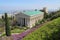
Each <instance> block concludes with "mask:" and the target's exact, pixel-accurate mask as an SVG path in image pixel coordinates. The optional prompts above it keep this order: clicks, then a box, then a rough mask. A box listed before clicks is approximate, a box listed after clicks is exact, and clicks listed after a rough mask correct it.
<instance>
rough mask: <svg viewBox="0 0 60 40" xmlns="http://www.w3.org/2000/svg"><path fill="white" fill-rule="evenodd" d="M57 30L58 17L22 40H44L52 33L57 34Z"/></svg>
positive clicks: (59, 25)
mask: <svg viewBox="0 0 60 40" xmlns="http://www.w3.org/2000/svg"><path fill="white" fill-rule="evenodd" d="M58 28H60V17H59V18H57V19H55V20H53V21H51V22H48V23H46V24H45V25H44V26H42V27H40V28H38V29H37V30H35V31H34V32H32V33H30V34H29V35H27V36H26V37H25V38H23V40H45V39H44V38H45V37H47V36H48V37H49V36H51V34H52V33H53V32H57V31H58Z"/></svg>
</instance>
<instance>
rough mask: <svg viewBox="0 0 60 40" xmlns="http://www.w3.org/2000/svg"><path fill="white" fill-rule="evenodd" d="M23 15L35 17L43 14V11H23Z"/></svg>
mask: <svg viewBox="0 0 60 40" xmlns="http://www.w3.org/2000/svg"><path fill="white" fill-rule="evenodd" d="M22 13H24V14H26V15H28V16H34V15H37V14H42V13H43V12H41V11H38V10H37V11H23V12H22Z"/></svg>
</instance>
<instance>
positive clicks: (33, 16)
mask: <svg viewBox="0 0 60 40" xmlns="http://www.w3.org/2000/svg"><path fill="white" fill-rule="evenodd" d="M43 16H44V13H43V12H41V11H38V10H37V11H23V12H19V13H17V14H16V15H15V18H16V21H17V23H18V24H19V25H20V26H27V27H30V28H31V27H33V26H35V23H36V22H38V20H42V19H43Z"/></svg>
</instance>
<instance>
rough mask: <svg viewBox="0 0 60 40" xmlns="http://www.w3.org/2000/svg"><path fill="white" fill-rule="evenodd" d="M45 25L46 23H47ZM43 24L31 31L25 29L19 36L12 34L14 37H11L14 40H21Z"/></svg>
mask: <svg viewBox="0 0 60 40" xmlns="http://www.w3.org/2000/svg"><path fill="white" fill-rule="evenodd" d="M45 23H47V21H46V22H45ZM45 23H43V24H41V25H37V26H35V27H33V28H31V29H27V30H26V31H25V32H22V33H21V34H14V35H12V37H13V39H14V40H22V38H24V37H25V36H27V35H28V34H29V33H31V32H33V31H35V30H36V29H38V28H39V27H41V26H43V25H44V24H45Z"/></svg>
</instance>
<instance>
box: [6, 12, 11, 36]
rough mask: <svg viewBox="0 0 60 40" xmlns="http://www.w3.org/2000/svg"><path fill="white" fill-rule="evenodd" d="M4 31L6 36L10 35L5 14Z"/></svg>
mask: <svg viewBox="0 0 60 40" xmlns="http://www.w3.org/2000/svg"><path fill="white" fill-rule="evenodd" d="M5 31H6V36H10V35H11V32H10V27H9V23H8V17H7V13H5Z"/></svg>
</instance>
